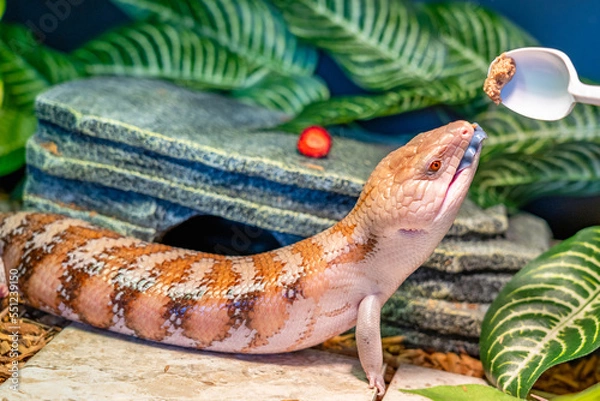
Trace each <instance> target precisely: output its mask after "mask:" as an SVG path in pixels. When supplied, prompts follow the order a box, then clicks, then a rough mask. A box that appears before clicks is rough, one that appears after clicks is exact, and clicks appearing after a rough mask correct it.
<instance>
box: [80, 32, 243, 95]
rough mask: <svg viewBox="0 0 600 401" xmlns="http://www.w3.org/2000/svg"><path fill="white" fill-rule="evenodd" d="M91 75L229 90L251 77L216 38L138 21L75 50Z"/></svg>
mask: <svg viewBox="0 0 600 401" xmlns="http://www.w3.org/2000/svg"><path fill="white" fill-rule="evenodd" d="M73 57H75V58H76V59H77V60H79V61H81V62H82V63H83V64H84V65H85V70H86V72H87V73H88V74H90V75H128V76H136V77H151V78H163V79H170V80H179V81H191V82H197V83H201V84H203V85H206V86H207V87H211V88H219V89H230V88H237V87H240V86H242V85H243V84H244V82H245V81H246V79H247V78H248V66H247V64H246V62H245V61H244V60H243V59H241V58H240V57H238V56H236V55H235V54H233V53H231V52H230V51H229V50H227V49H226V48H224V47H223V46H221V45H219V44H218V43H217V42H215V41H214V40H213V39H210V38H206V37H201V36H199V35H198V34H197V33H196V32H195V31H193V30H191V29H189V28H185V27H181V26H173V25H170V24H164V23H146V22H136V23H133V24H130V25H126V26H124V27H120V28H117V29H114V30H111V31H109V32H107V33H105V34H103V35H101V36H100V37H99V38H97V39H94V40H92V41H90V42H88V43H87V44H86V45H84V46H83V47H82V48H79V49H77V50H76V51H75V52H73Z"/></svg>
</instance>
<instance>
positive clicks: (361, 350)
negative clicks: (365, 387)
mask: <svg viewBox="0 0 600 401" xmlns="http://www.w3.org/2000/svg"><path fill="white" fill-rule="evenodd" d="M380 315H381V303H380V302H379V299H378V298H377V297H376V296H375V295H369V296H366V297H365V298H364V299H363V300H362V301H361V302H360V305H359V306H358V319H357V322H356V345H357V347H358V357H359V358H360V364H361V365H362V367H363V369H364V371H365V372H366V373H367V379H368V380H369V387H370V388H373V387H375V388H377V394H378V395H383V394H384V393H385V382H384V380H383V372H382V369H383V351H382V349H381V330H380V327H379V320H380Z"/></svg>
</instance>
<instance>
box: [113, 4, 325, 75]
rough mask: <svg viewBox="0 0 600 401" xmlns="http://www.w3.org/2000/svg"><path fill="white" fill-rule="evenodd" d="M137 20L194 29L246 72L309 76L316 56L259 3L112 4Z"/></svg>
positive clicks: (312, 70) (275, 15) (312, 49)
mask: <svg viewBox="0 0 600 401" xmlns="http://www.w3.org/2000/svg"><path fill="white" fill-rule="evenodd" d="M113 2H114V3H116V4H117V5H119V6H121V7H123V8H124V10H126V11H127V12H128V13H129V14H130V15H133V16H134V17H137V18H143V17H148V16H151V17H152V18H153V19H158V20H160V21H164V22H168V23H170V24H173V25H177V26H183V27H187V28H190V29H193V30H195V31H196V32H197V33H198V34H199V35H200V36H202V37H207V38H210V39H212V40H214V41H215V42H217V43H219V44H220V45H221V46H223V47H225V48H227V49H228V50H229V51H230V52H232V53H234V54H236V55H237V56H238V57H241V58H243V59H245V60H246V62H247V63H248V64H249V65H250V67H251V69H255V68H268V69H269V70H271V71H275V72H277V73H278V74H280V75H310V74H312V73H313V72H314V69H315V66H316V61H317V53H316V51H315V49H314V48H312V47H309V46H306V45H303V44H301V43H299V42H298V40H297V39H296V37H295V36H294V35H292V34H291V33H290V32H289V31H288V30H287V27H286V25H285V23H284V21H283V18H282V16H281V15H280V14H279V13H278V12H277V11H275V10H273V9H272V8H271V7H269V5H268V4H267V3H265V2H264V1H263V0H181V1H168V0H113Z"/></svg>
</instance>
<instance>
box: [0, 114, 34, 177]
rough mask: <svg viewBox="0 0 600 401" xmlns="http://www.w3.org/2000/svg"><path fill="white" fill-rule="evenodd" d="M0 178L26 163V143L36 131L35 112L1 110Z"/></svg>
mask: <svg viewBox="0 0 600 401" xmlns="http://www.w3.org/2000/svg"><path fill="white" fill-rule="evenodd" d="M0 121H2V123H1V124H0V176H2V175H5V174H8V173H11V172H13V171H15V170H16V169H18V168H19V167H21V166H22V165H23V164H24V163H25V142H27V139H28V138H29V137H30V136H31V135H32V134H33V132H34V131H35V128H36V125H37V120H36V118H35V116H34V114H33V110H17V109H6V108H2V109H0Z"/></svg>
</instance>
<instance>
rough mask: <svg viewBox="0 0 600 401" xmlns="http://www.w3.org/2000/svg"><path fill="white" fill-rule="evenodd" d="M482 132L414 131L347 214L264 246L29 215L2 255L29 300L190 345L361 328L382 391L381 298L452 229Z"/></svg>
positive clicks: (229, 346) (279, 345) (250, 345)
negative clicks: (230, 251)
mask: <svg viewBox="0 0 600 401" xmlns="http://www.w3.org/2000/svg"><path fill="white" fill-rule="evenodd" d="M484 138H485V133H483V131H482V130H481V129H480V128H479V127H477V126H476V125H472V124H469V123H467V122H464V121H459V122H455V123H452V124H449V125H447V126H445V127H440V128H438V129H435V130H433V131H429V132H426V133H423V134H420V135H418V136H416V137H415V138H414V139H413V140H411V141H410V142H409V143H408V144H407V145H406V146H404V147H402V148H399V149H397V150H396V151H394V152H392V153H390V154H389V155H388V156H387V157H385V158H384V159H383V160H382V161H381V162H380V163H379V165H378V166H377V167H376V168H375V170H374V171H373V173H372V174H371V176H370V178H369V179H368V180H367V182H366V184H365V187H364V189H363V191H362V193H361V195H360V197H359V200H358V202H357V204H356V206H355V207H354V208H353V210H352V211H351V212H350V213H349V214H348V215H347V216H346V217H345V218H344V219H342V220H341V221H340V222H339V223H337V224H336V225H334V226H333V227H331V228H329V229H327V230H325V231H324V232H322V233H320V234H317V235H315V236H313V237H311V238H307V239H305V240H303V241H300V242H298V243H296V244H292V245H290V246H287V247H283V248H280V249H276V250H273V251H270V252H266V253H261V254H256V255H253V256H238V257H230V256H222V255H215V254H208V253H202V252H195V251H190V250H185V249H179V248H173V247H169V246H166V245H161V244H156V243H148V242H144V241H141V240H138V239H135V238H129V237H123V236H120V235H118V234H116V233H114V232H111V231H109V230H106V229H102V228H99V227H95V226H93V225H91V224H89V223H87V222H84V221H81V220H75V219H70V218H66V217H64V216H60V215H52V214H42V213H30V212H21V213H14V214H5V215H0V255H1V258H0V262H3V264H4V268H5V271H6V274H7V277H9V282H13V281H14V280H16V281H17V282H18V285H17V286H15V287H16V288H10V291H13V290H18V291H19V293H20V296H21V297H22V299H24V301H25V302H26V303H28V304H29V305H31V306H33V307H36V308H39V309H42V310H44V311H47V312H50V313H53V314H56V315H60V316H63V317H66V318H68V319H71V320H75V321H80V322H84V323H87V324H90V325H92V326H96V327H99V328H103V329H108V330H112V331H116V332H119V333H123V334H127V335H132V336H136V337H140V338H144V339H148V340H152V341H158V342H162V343H169V344H174V345H179V346H184V347H193V348H200V349H207V350H212V351H220V352H242V353H278V352H286V351H293V350H298V349H302V348H307V347H310V346H313V345H316V344H318V343H320V342H322V341H324V340H326V339H328V338H330V337H332V336H334V335H336V334H339V333H342V332H344V331H346V330H348V329H350V328H352V327H353V326H355V325H356V338H357V344H358V351H359V357H360V360H361V364H362V366H363V368H364V370H365V371H366V373H367V377H368V379H369V384H370V386H371V387H376V388H377V389H378V391H379V393H380V394H382V393H383V392H384V389H385V384H384V381H383V376H382V372H381V370H382V351H381V342H380V331H379V330H380V329H379V319H380V318H379V316H380V309H381V306H382V305H383V303H384V302H385V301H386V300H387V299H388V298H389V297H390V296H391V294H392V293H393V292H394V291H395V290H396V289H397V288H398V286H399V285H400V284H401V283H402V282H403V281H404V280H405V279H406V277H408V275H409V274H410V273H412V272H413V271H414V270H415V269H416V268H417V267H419V266H420V265H421V264H422V263H423V262H424V261H425V260H426V259H427V257H428V256H429V255H430V254H431V252H433V250H434V248H435V247H436V246H437V245H438V243H439V242H440V241H441V239H442V238H443V236H444V235H445V234H446V233H447V231H448V229H449V228H450V226H451V224H452V222H453V221H454V218H455V217H456V214H457V212H458V209H459V207H460V205H461V203H462V201H463V199H464V198H465V196H466V194H467V191H468V187H469V185H470V183H471V180H472V178H473V175H474V173H475V170H476V167H477V163H478V160H479V151H480V148H481V142H482V140H483V139H484Z"/></svg>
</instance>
